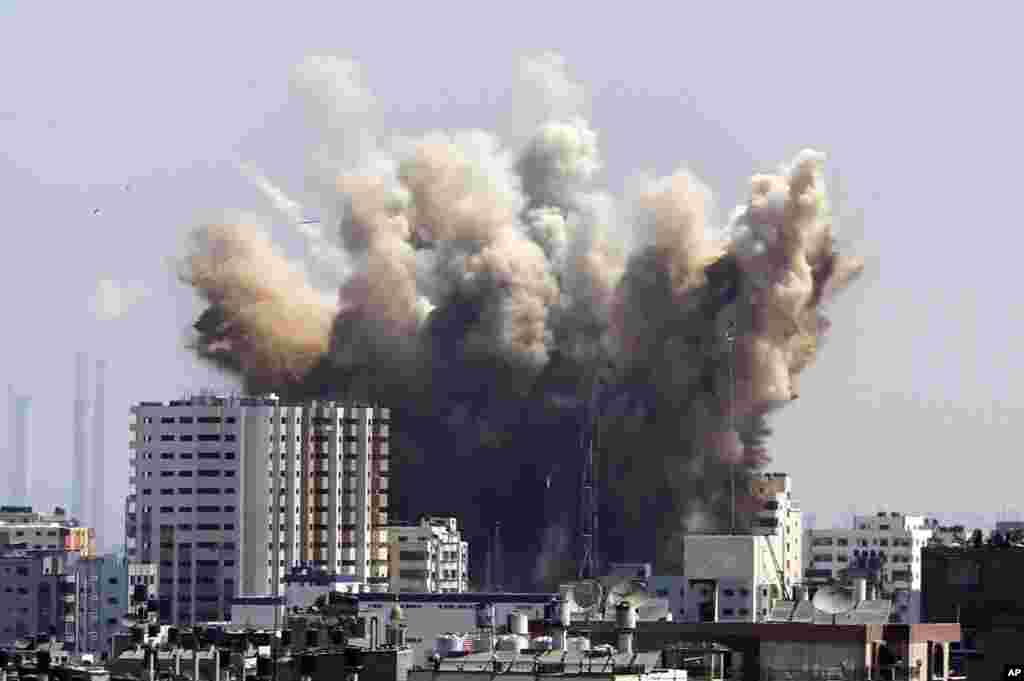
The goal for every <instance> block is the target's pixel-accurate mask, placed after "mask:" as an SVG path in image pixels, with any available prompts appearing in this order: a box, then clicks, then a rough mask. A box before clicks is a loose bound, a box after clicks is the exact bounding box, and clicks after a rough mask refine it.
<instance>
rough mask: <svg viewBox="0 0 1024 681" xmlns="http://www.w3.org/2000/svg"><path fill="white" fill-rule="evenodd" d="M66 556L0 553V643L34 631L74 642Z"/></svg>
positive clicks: (73, 599) (72, 587) (73, 598)
mask: <svg viewBox="0 0 1024 681" xmlns="http://www.w3.org/2000/svg"><path fill="white" fill-rule="evenodd" d="M69 557H70V554H69V553H68V552H67V551H64V550H52V551H51V550H10V551H6V552H3V553H0V580H2V586H0V613H2V616H0V645H8V644H11V643H14V641H16V640H17V639H19V638H24V637H26V636H35V635H37V634H46V635H51V634H52V635H53V636H56V637H57V638H58V639H62V640H63V641H64V642H65V643H68V644H71V645H74V644H75V643H76V641H77V635H78V620H77V616H78V606H77V587H76V583H75V573H74V570H73V568H72V567H71V566H70V564H69Z"/></svg>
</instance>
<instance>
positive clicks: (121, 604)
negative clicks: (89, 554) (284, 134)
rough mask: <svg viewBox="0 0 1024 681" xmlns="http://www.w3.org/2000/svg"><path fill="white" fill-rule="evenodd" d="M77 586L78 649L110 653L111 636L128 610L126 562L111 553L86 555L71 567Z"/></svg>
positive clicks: (120, 628)
mask: <svg viewBox="0 0 1024 681" xmlns="http://www.w3.org/2000/svg"><path fill="white" fill-rule="evenodd" d="M74 570H75V582H76V584H77V587H78V594H77V602H78V617H77V619H78V632H79V633H78V636H77V638H78V640H79V641H80V651H81V652H88V653H93V654H95V655H97V657H99V656H102V655H103V654H104V653H107V654H109V653H110V650H111V648H110V646H111V643H112V639H113V637H114V635H115V634H116V633H117V632H118V631H121V630H122V629H123V625H122V622H123V619H124V617H125V615H126V614H127V613H128V609H129V600H128V596H129V594H128V564H127V562H126V561H125V560H124V559H123V558H121V557H119V556H115V555H112V554H108V555H104V556H97V557H95V558H86V559H82V560H79V561H77V563H76V564H75V566H74Z"/></svg>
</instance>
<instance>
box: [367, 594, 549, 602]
mask: <svg viewBox="0 0 1024 681" xmlns="http://www.w3.org/2000/svg"><path fill="white" fill-rule="evenodd" d="M353 595H354V597H355V598H356V599H357V600H358V601H359V602H360V603H393V602H396V601H401V602H403V603H473V604H475V603H528V604H538V605H541V604H547V603H550V602H551V601H553V600H554V599H556V598H558V594H557V593H487V592H478V593H401V594H396V593H361V594H353Z"/></svg>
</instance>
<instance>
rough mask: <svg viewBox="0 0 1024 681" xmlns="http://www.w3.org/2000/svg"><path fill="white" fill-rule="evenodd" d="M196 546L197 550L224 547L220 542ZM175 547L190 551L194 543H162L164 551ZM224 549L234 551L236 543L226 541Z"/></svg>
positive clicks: (201, 542)
mask: <svg viewBox="0 0 1024 681" xmlns="http://www.w3.org/2000/svg"><path fill="white" fill-rule="evenodd" d="M195 545H196V548H197V549H219V548H221V546H222V545H221V543H220V542H216V541H198V542H196V544H195ZM174 547H177V548H178V550H179V551H189V550H191V549H192V542H187V541H183V542H178V543H177V544H175V543H174V542H169V541H165V542H161V543H160V548H162V549H173V548H174ZM147 548H148V547H147ZM223 548H225V549H228V550H229V551H233V550H235V548H236V547H235V542H233V541H226V542H224V544H223Z"/></svg>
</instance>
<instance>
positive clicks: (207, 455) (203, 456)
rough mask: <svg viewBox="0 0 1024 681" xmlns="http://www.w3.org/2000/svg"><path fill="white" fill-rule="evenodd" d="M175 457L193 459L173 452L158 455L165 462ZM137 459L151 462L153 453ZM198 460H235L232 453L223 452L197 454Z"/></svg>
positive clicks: (188, 453) (189, 454)
mask: <svg viewBox="0 0 1024 681" xmlns="http://www.w3.org/2000/svg"><path fill="white" fill-rule="evenodd" d="M175 456H177V457H178V458H179V459H192V458H193V456H192V452H178V453H177V455H175V453H174V452H161V453H160V458H161V459H165V460H173V459H174V457H175ZM139 458H140V459H143V460H145V461H152V460H153V452H140V453H139ZM198 458H200V459H205V460H216V459H227V460H229V461H233V460H234V459H235V453H234V452H224V453H223V454H222V453H221V452H199V453H198Z"/></svg>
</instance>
